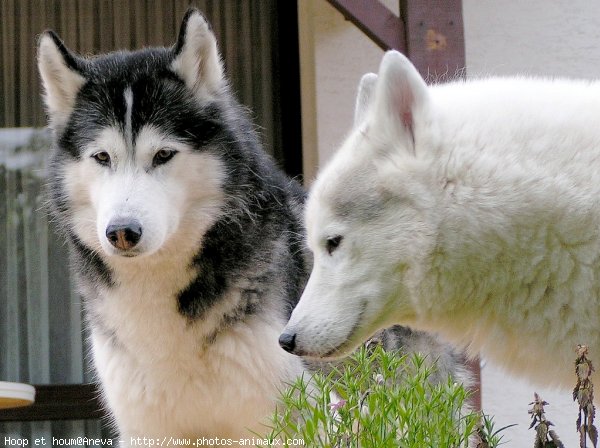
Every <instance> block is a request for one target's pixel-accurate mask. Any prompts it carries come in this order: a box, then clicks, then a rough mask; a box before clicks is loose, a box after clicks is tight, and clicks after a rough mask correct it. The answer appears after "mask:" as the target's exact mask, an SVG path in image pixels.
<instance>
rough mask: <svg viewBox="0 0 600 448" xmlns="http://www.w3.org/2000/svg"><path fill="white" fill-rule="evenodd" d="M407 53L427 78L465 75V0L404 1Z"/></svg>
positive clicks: (442, 79)
mask: <svg viewBox="0 0 600 448" xmlns="http://www.w3.org/2000/svg"><path fill="white" fill-rule="evenodd" d="M400 15H401V17H402V21H403V22H404V26H405V29H406V45H407V53H406V55H407V56H408V58H409V59H410V60H411V61H412V63H413V64H414V65H415V67H417V69H418V70H419V72H420V73H421V75H422V76H423V77H424V78H425V80H427V81H429V82H443V81H447V80H451V79H455V78H456V77H457V75H458V77H464V76H465V38H464V30H463V18H462V0H444V1H440V0H419V1H414V0H413V1H411V0H401V1H400Z"/></svg>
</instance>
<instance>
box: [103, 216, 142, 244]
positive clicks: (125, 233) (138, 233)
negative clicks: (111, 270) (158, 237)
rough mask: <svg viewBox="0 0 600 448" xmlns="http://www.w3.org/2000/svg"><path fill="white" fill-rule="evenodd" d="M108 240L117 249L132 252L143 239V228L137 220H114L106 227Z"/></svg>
mask: <svg viewBox="0 0 600 448" xmlns="http://www.w3.org/2000/svg"><path fill="white" fill-rule="evenodd" d="M106 238H107V239H108V241H110V244H112V245H113V246H114V247H116V248H117V249H120V250H130V249H133V248H134V247H135V246H136V245H137V243H138V242H139V241H140V239H141V238H142V226H141V224H140V223H139V222H138V221H137V220H135V219H127V220H124V219H120V220H114V221H112V222H111V223H109V225H108V226H107V227H106Z"/></svg>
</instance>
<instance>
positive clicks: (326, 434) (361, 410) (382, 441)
mask: <svg viewBox="0 0 600 448" xmlns="http://www.w3.org/2000/svg"><path fill="white" fill-rule="evenodd" d="M426 361H427V360H426V359H425V358H424V357H423V356H421V355H418V354H414V355H410V356H406V355H405V356H399V355H398V354H396V353H394V352H386V351H384V350H383V349H382V348H381V347H380V346H377V347H375V348H374V349H372V350H368V349H366V348H362V349H361V350H359V351H358V352H357V353H355V354H354V355H353V356H352V357H351V358H350V359H349V360H348V361H347V362H345V363H343V364H341V365H340V366H339V367H336V368H333V370H332V371H331V372H330V373H329V374H327V375H325V374H315V375H314V376H312V377H311V378H310V380H309V379H308V378H300V379H298V380H297V381H296V382H295V383H294V384H293V385H291V387H289V388H288V389H287V390H286V391H285V392H283V394H282V397H281V404H280V405H279V406H278V408H277V411H276V412H275V414H274V416H273V418H272V423H271V425H270V426H269V427H270V430H271V431H270V433H269V435H268V438H270V439H272V440H274V439H281V440H283V441H285V439H294V438H295V439H297V438H302V439H304V442H305V444H306V446H310V447H349V448H350V447H363V448H365V447H376V448H385V447H394V448H397V447H406V448H417V447H418V448H423V447H444V448H461V447H467V446H469V440H471V439H472V438H473V437H475V435H476V433H477V428H478V422H479V414H478V413H475V412H470V411H466V410H465V409H466V408H467V407H466V400H467V398H468V395H469V394H468V392H467V391H466V390H465V389H464V387H462V386H461V385H459V384H456V383H455V382H454V381H452V380H451V379H448V380H447V381H445V382H442V383H438V384H435V383H433V382H432V381H430V378H431V375H432V372H433V371H434V369H435V367H432V366H431V365H430V364H431V363H428V362H426ZM489 446H491V447H494V446H497V445H489Z"/></svg>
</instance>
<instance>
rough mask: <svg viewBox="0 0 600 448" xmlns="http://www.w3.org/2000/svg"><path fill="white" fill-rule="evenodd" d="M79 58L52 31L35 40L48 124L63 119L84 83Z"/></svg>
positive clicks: (61, 122)
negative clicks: (37, 40) (36, 41)
mask: <svg viewBox="0 0 600 448" xmlns="http://www.w3.org/2000/svg"><path fill="white" fill-rule="evenodd" d="M82 66H83V64H82V62H81V60H79V59H78V58H77V56H75V55H74V54H73V53H71V52H70V51H69V50H68V49H67V47H65V45H64V44H63V42H62V41H61V40H60V38H59V37H58V36H57V35H56V34H55V33H54V32H52V31H46V32H45V33H43V34H42V35H41V36H40V39H39V43H38V69H39V71H40V76H41V78H42V84H43V86H44V100H45V102H46V107H47V110H48V116H49V119H50V127H52V128H56V127H57V126H62V125H64V124H65V123H66V121H67V119H68V118H69V115H70V113H71V111H72V110H73V106H74V105H75V99H76V98H77V93H78V92H79V90H80V89H81V86H83V84H84V83H85V77H84V76H83V70H82Z"/></svg>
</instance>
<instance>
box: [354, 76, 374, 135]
mask: <svg viewBox="0 0 600 448" xmlns="http://www.w3.org/2000/svg"><path fill="white" fill-rule="evenodd" d="M376 83H377V75H376V74H375V73H367V74H366V75H363V77H362V78H361V79H360V83H359V84H358V94H357V95H356V104H355V106H354V127H356V126H358V125H359V124H360V123H361V122H362V121H363V119H364V118H365V115H366V113H367V109H368V108H369V105H370V104H371V100H372V99H373V92H374V91H375V84H376Z"/></svg>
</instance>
